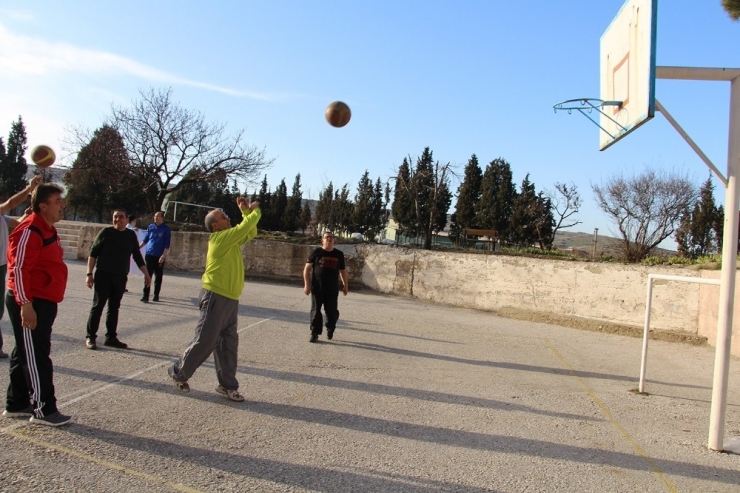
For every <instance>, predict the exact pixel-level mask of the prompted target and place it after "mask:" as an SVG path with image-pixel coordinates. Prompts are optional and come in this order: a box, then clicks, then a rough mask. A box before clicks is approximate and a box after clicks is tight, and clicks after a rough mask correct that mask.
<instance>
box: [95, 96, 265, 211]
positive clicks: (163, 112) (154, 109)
mask: <svg viewBox="0 0 740 493" xmlns="http://www.w3.org/2000/svg"><path fill="white" fill-rule="evenodd" d="M139 94H140V96H141V97H140V99H139V100H136V101H133V103H132V106H131V107H130V108H118V107H113V108H112V115H111V116H110V119H109V124H110V125H112V126H113V127H115V128H116V129H117V130H118V131H119V132H120V133H121V135H122V136H123V140H124V143H125V145H126V150H127V151H128V154H129V157H130V159H131V166H132V169H133V171H134V172H136V173H137V174H138V175H140V176H141V177H143V178H144V180H145V184H146V190H147V192H148V201H149V207H150V209H151V210H152V211H156V210H159V209H160V208H161V207H162V202H163V201H164V199H165V197H166V196H167V195H168V194H169V193H171V192H174V191H175V190H177V189H179V188H180V187H181V186H183V185H185V184H187V183H197V182H202V181H210V180H212V179H214V178H215V177H216V176H220V177H223V175H224V174H226V176H227V177H228V178H230V179H241V180H244V181H246V182H247V183H251V182H253V179H254V178H255V177H257V176H259V175H261V173H262V172H263V171H264V170H266V169H267V168H269V167H270V166H271V165H272V163H273V161H272V160H268V159H266V158H265V152H264V150H258V149H256V148H255V147H253V146H248V145H245V144H244V143H243V142H242V138H243V134H244V131H243V130H240V131H238V132H237V133H236V135H235V136H234V137H232V138H228V137H226V136H225V135H224V130H225V125H223V124H220V123H208V122H206V120H205V117H204V116H203V115H202V114H201V113H200V112H198V111H191V110H187V109H184V108H182V107H180V106H179V105H178V104H177V103H175V102H174V101H172V89H171V88H168V89H161V90H158V91H155V90H154V89H150V90H149V91H148V92H144V91H140V93H139Z"/></svg>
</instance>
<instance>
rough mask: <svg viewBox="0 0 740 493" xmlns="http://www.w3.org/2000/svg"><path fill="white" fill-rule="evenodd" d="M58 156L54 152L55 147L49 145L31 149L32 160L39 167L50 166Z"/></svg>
mask: <svg viewBox="0 0 740 493" xmlns="http://www.w3.org/2000/svg"><path fill="white" fill-rule="evenodd" d="M56 158H57V156H56V154H54V149H52V148H51V147H49V146H45V145H40V146H36V147H34V148H33V150H31V160H32V161H33V162H34V163H35V164H36V166H38V167H39V168H48V167H49V166H51V165H52V164H54V161H55V160H56Z"/></svg>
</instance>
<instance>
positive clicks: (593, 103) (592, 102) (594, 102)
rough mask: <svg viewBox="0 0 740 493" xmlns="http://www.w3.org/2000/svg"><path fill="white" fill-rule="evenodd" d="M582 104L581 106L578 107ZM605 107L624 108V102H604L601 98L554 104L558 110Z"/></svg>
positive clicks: (554, 107)
mask: <svg viewBox="0 0 740 493" xmlns="http://www.w3.org/2000/svg"><path fill="white" fill-rule="evenodd" d="M576 103H580V105H576ZM604 106H622V101H604V100H603V99H600V98H576V99H567V100H565V101H561V102H560V103H557V104H554V105H553V109H554V110H555V111H558V110H582V109H584V107H586V108H588V107H590V108H603V107H604Z"/></svg>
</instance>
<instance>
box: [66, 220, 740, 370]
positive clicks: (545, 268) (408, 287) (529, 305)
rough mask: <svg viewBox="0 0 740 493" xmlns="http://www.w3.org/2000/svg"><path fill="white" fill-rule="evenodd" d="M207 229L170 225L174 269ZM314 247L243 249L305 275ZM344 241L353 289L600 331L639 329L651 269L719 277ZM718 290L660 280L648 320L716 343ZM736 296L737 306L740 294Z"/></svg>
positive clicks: (263, 270) (253, 260)
mask: <svg viewBox="0 0 740 493" xmlns="http://www.w3.org/2000/svg"><path fill="white" fill-rule="evenodd" d="M99 229H100V226H84V227H82V228H81V230H80V240H79V248H78V258H80V259H85V258H87V252H89V250H90V245H91V244H92V240H93V239H94V237H95V235H96V234H97V232H98V230H99ZM208 236H209V235H208V233H194V232H173V233H172V247H171V249H170V255H169V257H168V260H167V268H168V269H172V270H180V271H188V272H203V270H204V266H205V255H206V250H207V248H208ZM314 248H316V246H315V245H313V246H310V245H295V244H289V243H282V242H277V241H266V240H255V241H252V242H250V243H248V244H246V245H245V246H244V247H243V252H244V262H245V272H246V275H247V276H248V277H252V278H266V279H274V280H281V281H289V282H295V283H296V284H299V283H302V273H303V268H304V265H305V261H306V257H307V256H308V254H309V253H310V252H311V250H312V249H314ZM338 248H340V249H341V250H343V251H344V252H345V256H346V260H347V269H348V272H349V278H350V289H353V286H357V285H358V284H361V285H364V286H367V287H369V288H371V289H374V290H376V291H379V292H382V293H389V294H394V295H398V296H410V297H414V298H418V299H422V300H427V301H431V302H434V303H441V304H446V305H451V306H460V307H467V308H474V309H477V310H486V311H492V312H495V313H498V314H500V315H503V316H507V317H514V318H528V319H530V320H538V321H542V322H551V323H556V324H564V325H572V326H576V327H581V326H582V327H584V328H594V327H596V328H597V330H598V329H600V328H601V325H602V324H603V325H604V326H605V327H606V326H611V329H610V330H613V331H616V332H625V333H632V334H639V333H640V331H641V330H642V326H643V323H644V318H645V297H646V291H647V276H648V274H650V273H654V274H670V275H681V276H691V277H702V276H706V277H716V276H717V275H718V273H717V272H711V271H696V270H691V269H686V268H682V267H671V266H666V267H656V266H649V267H648V266H641V265H625V264H609V263H589V262H576V261H572V260H557V259H538V258H528V257H510V256H504V255H483V254H466V253H458V252H456V253H444V252H437V251H427V250H417V249H407V248H397V247H390V246H387V245H368V244H360V245H356V246H354V245H339V246H338ZM738 286H740V283H739V284H738ZM355 289H356V288H355ZM718 291H719V289H718V288H717V287H715V286H706V285H697V284H694V283H681V282H675V281H662V280H657V281H655V284H654V289H653V300H652V311H651V328H652V329H656V330H661V331H670V332H673V333H679V334H684V336H697V337H698V338H707V340H708V341H709V343H710V344H714V339H715V333H716V323H717V305H718V301H717V300H718ZM739 291H740V290H739ZM738 297H740V293H738ZM735 303H736V306H738V307H740V299H738V300H736V302H735ZM735 318H736V320H735V328H734V334H735V337H734V339H735V343H734V344H733V350H732V353H733V354H734V355H736V356H740V342H738V338H740V320H737V318H740V317H735ZM625 328H626V329H625ZM684 338H685V337H684ZM702 340H703V339H702Z"/></svg>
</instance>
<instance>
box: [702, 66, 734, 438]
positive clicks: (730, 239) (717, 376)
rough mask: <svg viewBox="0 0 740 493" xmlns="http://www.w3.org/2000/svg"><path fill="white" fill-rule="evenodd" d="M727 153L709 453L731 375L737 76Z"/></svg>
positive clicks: (721, 425) (721, 427) (719, 432)
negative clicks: (723, 229)
mask: <svg viewBox="0 0 740 493" xmlns="http://www.w3.org/2000/svg"><path fill="white" fill-rule="evenodd" d="M729 134H730V135H729V148H728V153H727V189H726V195H725V197H726V198H725V223H724V224H725V231H724V237H723V240H722V274H721V279H722V281H721V284H720V288H719V308H718V310H719V312H718V313H719V316H718V317H717V349H716V351H715V356H714V381H713V383H712V407H711V411H710V416H709V441H708V443H707V447H708V448H709V449H711V450H723V447H724V444H723V438H724V434H725V411H726V406H727V383H728V377H729V373H730V345H731V342H732V315H733V310H734V302H735V299H734V298H735V275H736V274H735V270H736V268H737V241H738V237H737V234H738V206H739V203H738V202H739V201H738V178H739V177H740V77H735V78H734V79H732V82H731V89H730V131H729Z"/></svg>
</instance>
